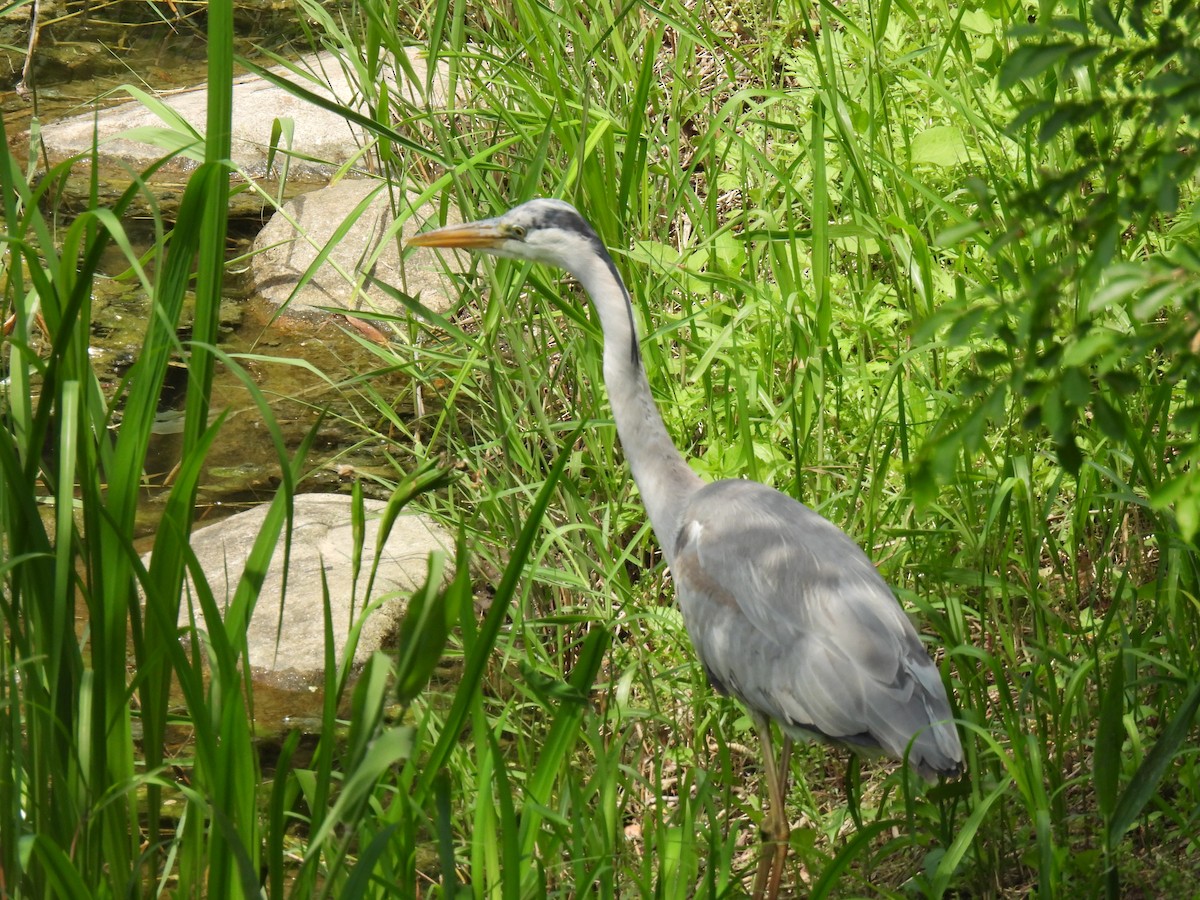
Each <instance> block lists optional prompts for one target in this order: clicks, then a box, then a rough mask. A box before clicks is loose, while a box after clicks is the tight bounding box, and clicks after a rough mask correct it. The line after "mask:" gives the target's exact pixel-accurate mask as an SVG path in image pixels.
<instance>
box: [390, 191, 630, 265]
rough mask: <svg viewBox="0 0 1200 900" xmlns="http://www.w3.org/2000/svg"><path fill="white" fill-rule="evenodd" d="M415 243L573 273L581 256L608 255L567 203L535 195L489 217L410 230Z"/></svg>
mask: <svg viewBox="0 0 1200 900" xmlns="http://www.w3.org/2000/svg"><path fill="white" fill-rule="evenodd" d="M408 243H409V244H410V245H414V246H417V247H456V248H461V249H464V250H477V251H482V252H484V253H490V254H492V255H493V256H504V257H507V258H509V259H524V260H528V261H530V262H538V263H543V264H545V265H548V266H558V267H559V268H562V269H566V270H567V271H568V272H571V273H572V274H578V272H579V269H580V266H581V263H582V261H583V260H585V259H588V258H592V257H596V256H600V257H601V258H605V259H607V258H608V254H607V252H606V251H605V249H604V245H603V244H602V243H601V242H600V238H598V237H597V236H596V232H595V231H594V230H593V229H592V226H591V225H589V224H588V223H587V221H586V220H585V219H584V218H583V216H581V215H580V214H579V211H578V210H576V209H575V207H573V206H572V205H571V204H570V203H567V202H566V201H563V200H549V199H537V200H530V201H529V202H528V203H522V204H521V205H520V206H516V207H513V208H512V209H510V210H509V211H508V212H506V213H504V215H502V216H496V217H495V218H494V219H481V220H480V221H478V222H467V223H465V224H462V225H447V226H446V227H445V228H437V229H435V230H433V231H427V232H425V233H424V234H418V235H414V236H413V237H412V238H410V239H409V241H408Z"/></svg>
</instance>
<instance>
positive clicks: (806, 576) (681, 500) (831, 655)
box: [410, 200, 963, 896]
mask: <svg viewBox="0 0 1200 900" xmlns="http://www.w3.org/2000/svg"><path fill="white" fill-rule="evenodd" d="M410 243H412V244H418V245H422V246H435V247H465V248H468V249H475V250H482V251H484V252H487V253H491V254H494V255H496V256H504V257H509V258H513V259H524V260H530V261H533V262H539V263H544V264H546V265H551V266H558V267H560V268H563V269H566V270H567V271H568V272H570V273H571V274H572V275H574V276H575V277H576V278H577V279H578V280H579V282H580V283H581V284H582V285H583V287H584V290H585V291H587V293H588V295H589V296H590V297H591V299H592V303H593V305H594V306H595V309H596V312H597V314H598V315H599V317H600V324H601V328H602V330H603V332H604V381H605V385H606V387H607V388H608V395H609V400H610V402H611V404H612V410H613V417H614V418H615V419H616V423H617V432H618V434H619V435H620V438H621V445H622V447H623V448H624V451H625V456H626V458H627V459H628V461H629V465H630V469H631V470H632V472H633V477H634V480H635V481H636V482H637V485H638V489H639V491H640V493H641V496H642V501H643V502H644V503H645V505H646V511H647V513H648V515H649V517H650V522H651V524H652V525H653V526H654V531H655V534H656V535H657V536H658V539H659V543H660V545H661V546H662V549H663V553H664V555H665V556H666V558H667V562H668V564H669V566H670V568H671V572H672V574H673V576H674V578H675V584H676V595H677V597H678V600H679V605H680V608H681V610H682V612H683V619H684V623H685V625H686V626H687V630H688V634H689V635H690V636H691V639H692V643H693V644H694V645H695V648H696V654H697V656H698V657H699V658H700V661H701V663H702V664H703V665H704V668H705V671H706V672H707V674H708V676H709V679H710V681H711V682H712V684H713V685H714V687H715V688H716V689H717V690H720V691H723V692H725V693H728V694H731V695H732V696H734V697H736V698H737V699H738V700H740V701H741V702H742V703H744V704H745V705H746V706H747V707H748V708H749V710H750V712H751V714H752V715H753V716H754V718H755V721H756V723H758V725H759V731H760V734H761V735H762V737H763V740H764V744H766V746H765V747H764V751H765V753H766V755H767V757H768V769H767V777H768V782H769V785H770V787H771V792H772V794H773V796H772V812H771V813H770V815H771V816H773V817H775V818H774V821H773V822H772V823H770V825H769V828H768V830H769V832H770V834H771V836H772V838H773V839H774V840H775V841H776V842H777V846H782V847H784V848H785V847H786V835H787V826H786V820H785V819H783V818H782V817H783V813H782V812H781V811H780V810H779V809H778V807H779V806H781V805H782V794H783V791H784V789H785V787H784V786H785V785H786V769H784V770H783V772H782V773H781V772H780V770H779V768H775V766H774V762H773V760H771V759H770V746H769V745H770V740H771V737H770V729H769V727H768V726H767V725H766V718H770V719H774V720H775V721H776V722H778V723H779V725H780V727H781V728H783V729H784V732H785V733H786V734H788V735H791V736H796V737H815V738H819V739H823V740H827V741H833V742H835V743H839V744H843V745H846V746H848V747H851V748H852V749H855V750H859V751H873V750H874V751H882V752H884V753H886V754H888V755H889V756H893V757H895V758H898V759H902V758H904V756H905V754H906V752H907V753H908V759H909V762H910V763H911V764H912V765H913V767H914V768H916V770H917V771H918V772H919V773H920V774H922V775H923V776H925V777H926V778H933V777H935V776H936V775H947V776H953V775H956V774H958V773H959V771H960V770H961V767H962V759H963V754H962V746H961V744H960V743H959V738H958V732H957V731H956V730H955V728H954V725H953V722H951V721H950V717H951V711H950V704H949V701H948V699H947V696H946V690H945V688H944V687H943V685H942V681H941V678H940V676H939V674H938V670H937V668H936V667H935V666H934V665H933V662H932V661H931V660H930V658H929V655H928V654H927V653H926V651H925V648H924V647H923V646H922V644H921V641H920V638H919V637H918V636H917V633H916V631H915V629H914V628H913V626H912V624H911V623H910V622H909V620H908V617H907V616H906V615H905V614H904V611H903V610H902V609H901V608H900V605H899V603H897V601H896V598H895V597H894V595H893V594H892V592H891V590H890V589H889V588H888V586H887V584H886V583H885V582H884V581H883V579H882V578H881V577H880V576H879V574H878V572H876V570H875V567H874V566H873V565H872V564H871V562H870V560H868V559H867V557H866V555H865V554H864V553H863V552H862V550H860V549H859V547H858V546H857V545H856V544H855V543H854V541H852V540H851V539H850V538H849V537H847V536H846V534H845V533H844V532H842V531H841V529H839V528H838V527H837V526H835V525H833V524H832V523H831V522H829V521H827V520H826V519H824V518H822V517H821V516H819V515H818V514H817V513H815V512H813V511H812V510H811V509H809V508H808V507H806V506H804V505H803V504H801V503H799V502H797V501H796V500H793V499H792V498H791V497H788V496H785V495H784V494H781V493H780V492H779V491H777V490H775V489H773V488H769V487H767V486H765V485H762V484H758V483H756V482H751V481H720V482H716V483H714V484H705V483H704V482H702V481H701V480H700V478H699V477H697V476H696V474H695V473H694V472H692V470H691V469H690V468H689V467H688V465H687V463H686V462H685V461H684V459H683V457H682V456H681V455H680V453H679V451H678V450H677V449H676V447H675V445H674V443H673V442H672V441H671V438H670V436H669V435H668V434H667V430H666V427H665V426H664V425H663V421H662V417H661V416H660V415H659V412H658V408H657V406H656V405H655V403H654V399H653V396H652V394H651V392H650V385H649V383H648V382H647V380H646V375H645V372H644V371H643V369H642V362H641V354H640V353H639V352H638V338H637V331H636V329H635V327H634V321H633V309H632V306H631V305H630V302H629V294H628V292H627V291H626V290H625V285H624V284H623V282H622V281H621V278H620V275H619V274H618V273H617V268H616V266H615V265H614V264H613V261H612V258H611V257H610V256H609V254H608V252H607V251H606V250H605V248H604V245H603V244H602V243H601V241H600V239H599V238H598V237H597V236H596V233H595V231H594V230H593V229H592V228H591V226H590V225H588V223H587V222H586V221H585V220H584V219H583V218H582V217H581V216H580V215H579V213H578V212H577V211H576V210H575V208H574V207H572V206H571V205H570V204H568V203H564V202H563V201H561V200H532V201H530V202H528V203H524V204H522V205H521V206H518V207H516V208H514V209H512V210H510V211H509V212H507V213H505V214H504V215H502V216H499V217H497V218H494V219H486V220H484V221H481V222H475V223H472V224H467V225H457V226H448V227H446V228H441V229H437V230H435V231H432V232H427V233H425V234H421V235H418V236H416V237H415V238H413V239H412V240H411V241H410ZM910 746H911V750H910V749H909V748H910ZM788 750H789V745H788V742H786V741H785V744H784V753H783V755H784V761H786V757H787V753H788ZM767 862H768V861H767V860H765V859H764V862H763V864H762V865H760V869H759V875H758V877H757V878H756V881H755V894H756V896H758V895H761V894H763V893H764V890H767V892H768V896H774V895H775V893H776V892H777V890H778V887H779V877H780V876H779V872H780V869H781V866H782V851H781V850H779V849H777V851H776V857H775V860H774V866H773V868H771V867H768V866H767ZM768 881H769V882H770V886H769V889H768V888H767V883H768Z"/></svg>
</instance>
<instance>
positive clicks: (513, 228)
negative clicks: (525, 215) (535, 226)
mask: <svg viewBox="0 0 1200 900" xmlns="http://www.w3.org/2000/svg"><path fill="white" fill-rule="evenodd" d="M508 236H509V237H511V238H516V239H517V240H518V241H523V240H525V226H524V225H509V226H508Z"/></svg>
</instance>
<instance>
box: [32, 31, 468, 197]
mask: <svg viewBox="0 0 1200 900" xmlns="http://www.w3.org/2000/svg"><path fill="white" fill-rule="evenodd" d="M407 58H408V62H407V65H409V66H411V68H412V70H413V72H414V74H415V75H416V78H414V79H409V78H408V77H407V75H406V73H405V72H404V71H403V67H400V66H396V67H394V68H393V70H392V73H391V75H390V76H389V77H388V78H387V79H386V80H387V82H388V85H389V88H390V90H391V91H392V92H393V94H394V95H396V96H398V97H400V98H402V99H404V100H407V101H410V102H412V103H415V104H417V105H419V106H422V107H423V106H425V105H426V104H429V106H431V107H432V108H434V109H440V108H443V107H445V105H446V101H447V99H448V84H449V80H448V71H449V70H448V67H447V66H446V65H445V64H444V63H443V64H441V65H439V67H438V68H437V70H436V71H435V72H434V73H433V76H432V78H431V76H430V73H429V71H428V67H427V65H426V62H425V59H424V58H423V57H422V55H421V53H420V52H419V50H418V49H416V48H412V49H410V50H409V51H408V52H407ZM295 67H296V68H297V69H298V70H300V71H301V72H305V73H308V75H307V76H305V75H301V74H297V73H296V72H294V71H292V70H290V69H289V68H287V67H285V66H275V67H273V68H272V69H270V71H271V72H274V73H277V74H279V75H280V76H282V77H283V78H284V79H286V80H287V81H290V82H293V83H295V84H298V85H300V86H301V87H303V88H304V89H305V90H307V91H309V92H310V93H313V94H316V95H317V96H319V97H322V98H324V99H326V100H330V101H333V102H335V103H340V104H343V105H347V106H352V107H354V108H356V109H358V110H359V111H360V112H362V111H364V110H363V108H362V101H361V97H360V95H359V92H358V89H357V88H356V87H355V85H354V84H353V83H352V81H351V80H350V79H349V78H348V77H347V75H346V72H345V69H344V68H343V66H342V65H341V63H340V62H339V61H338V57H337V56H336V55H335V54H333V53H329V52H325V53H319V54H312V55H309V56H306V57H304V58H302V59H300V60H299V61H298V62H297V63H296V64H295ZM427 84H430V85H432V87H431V88H430V89H429V93H428V96H425V90H426V85H427ZM156 101H157V102H158V103H160V104H161V105H162V107H163V108H164V111H165V113H164V114H165V117H166V118H164V116H160V115H159V114H158V113H156V112H155V111H154V110H152V109H151V108H150V107H148V106H146V105H145V104H143V103H141V102H137V101H133V100H131V101H129V102H128V103H122V104H119V105H117V106H113V107H110V108H108V109H101V110H99V111H98V112H96V113H92V112H86V113H81V114H80V115H77V116H71V117H69V118H66V119H61V120H59V121H57V122H52V123H50V124H48V125H45V126H44V127H43V128H42V131H41V139H42V142H43V143H44V145H45V149H46V156H47V158H48V159H49V161H50V163H51V164H52V165H53V164H55V163H58V162H61V161H63V160H64V159H67V158H68V157H71V156H75V155H76V154H85V155H86V154H90V153H91V149H92V145H93V140H98V142H99V145H100V154H101V157H102V158H103V159H104V161H105V162H106V163H109V164H111V165H112V166H115V167H116V168H118V169H120V168H125V167H128V168H131V169H133V170H137V171H140V170H142V169H144V168H146V167H147V166H149V165H150V164H151V163H153V162H155V161H156V160H158V159H160V158H161V157H162V156H164V155H165V153H166V151H167V149H170V148H178V147H179V146H180V144H181V143H183V142H186V141H187V137H186V135H187V132H188V129H191V130H194V131H195V133H196V134H203V133H204V128H205V122H206V116H207V110H208V89H207V86H206V85H200V86H198V87H195V88H192V89H190V90H186V91H179V92H177V93H174V94H169V95H165V96H161V97H157V98H156ZM172 118H177V119H179V120H181V122H182V123H186V124H184V125H182V126H181V125H179V124H178V123H177V122H171V121H167V119H172ZM276 119H280V120H284V119H288V120H291V122H292V123H293V137H292V141H291V145H290V148H288V149H290V152H291V153H292V154H293V156H292V159H291V162H290V168H289V171H288V180H289V182H291V181H297V180H298V181H308V182H311V183H319V182H323V181H326V180H328V179H329V178H330V177H331V176H332V175H333V174H334V173H335V172H336V171H338V169H339V168H340V167H341V166H342V164H344V163H346V162H349V161H350V160H351V159H352V158H354V157H355V156H357V155H358V154H359V151H360V148H362V147H363V146H364V145H365V144H366V143H367V141H368V140H369V138H368V135H367V133H366V131H365V130H364V129H363V128H362V127H361V126H359V125H357V124H354V123H353V122H350V121H348V120H347V119H346V118H345V117H344V116H342V115H340V114H338V113H336V112H331V111H330V110H327V109H323V108H322V107H320V106H317V105H315V104H313V103H310V102H308V101H306V100H303V99H300V98H299V97H296V96H294V95H293V94H290V93H288V92H287V91H286V90H284V89H282V88H279V87H276V86H275V85H273V84H272V83H271V82H269V81H267V80H265V79H263V78H260V77H259V76H257V75H244V76H241V77H239V78H237V79H235V81H234V85H233V144H232V154H231V158H232V160H233V163H234V165H236V166H237V167H238V168H239V169H240V170H241V171H242V172H244V173H245V174H246V175H247V176H249V177H250V178H253V179H255V180H260V179H263V178H267V177H278V176H279V174H280V172H279V169H280V166H281V161H282V160H281V158H280V157H279V156H276V158H275V160H274V163H273V168H274V171H273V172H268V168H267V157H268V154H269V151H270V146H271V129H272V126H273V123H274V121H275V120H276ZM197 165H198V161H197V159H196V157H195V154H194V153H193V154H191V155H188V154H186V153H185V154H180V155H178V156H176V157H175V158H174V159H173V160H172V161H171V162H169V163H168V164H167V165H166V166H165V167H163V168H162V169H160V170H159V171H158V173H157V174H156V176H155V181H163V180H172V179H174V180H179V177H180V176H181V175H186V174H187V173H188V172H190V171H192V170H193V169H195V168H196V166H197Z"/></svg>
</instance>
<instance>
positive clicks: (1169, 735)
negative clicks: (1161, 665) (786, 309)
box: [1108, 681, 1200, 847]
mask: <svg viewBox="0 0 1200 900" xmlns="http://www.w3.org/2000/svg"><path fill="white" fill-rule="evenodd" d="M1198 708H1200V681H1197V682H1195V683H1194V684H1193V685H1192V690H1191V693H1189V694H1188V696H1187V699H1186V700H1184V701H1183V705H1182V706H1181V707H1180V708H1179V712H1178V713H1176V714H1175V718H1174V719H1172V720H1171V724H1170V725H1168V726H1167V728H1166V730H1165V731H1164V732H1163V733H1162V737H1160V738H1159V739H1158V743H1156V744H1155V745H1154V747H1153V748H1152V749H1151V750H1150V752H1149V753H1147V754H1146V757H1145V758H1144V759H1143V760H1142V764H1141V765H1140V766H1138V769H1137V771H1136V772H1134V773H1133V778H1132V780H1131V781H1130V782H1129V787H1127V788H1126V789H1125V793H1124V794H1122V795H1121V799H1120V801H1119V802H1118V803H1117V808H1116V810H1115V811H1114V812H1113V816H1112V820H1111V821H1110V822H1109V823H1108V846H1109V847H1116V845H1117V844H1118V843H1119V842H1120V840H1121V838H1122V837H1124V836H1125V832H1127V831H1128V830H1129V829H1130V828H1131V827H1132V826H1133V823H1134V821H1135V820H1136V819H1137V817H1138V816H1140V815H1141V814H1142V809H1143V808H1144V807H1145V806H1146V804H1147V803H1149V802H1150V800H1151V799H1152V798H1153V797H1154V795H1155V794H1157V793H1158V786H1159V785H1160V784H1161V783H1162V780H1163V776H1164V775H1166V773H1167V768H1168V767H1169V766H1170V765H1171V761H1172V760H1173V759H1174V758H1175V754H1176V753H1177V752H1178V750H1179V748H1180V746H1181V745H1182V744H1183V742H1184V741H1185V740H1186V739H1187V736H1188V731H1190V730H1191V727H1192V720H1193V719H1194V718H1195V717H1196V710H1197V709H1198Z"/></svg>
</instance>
